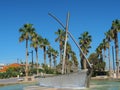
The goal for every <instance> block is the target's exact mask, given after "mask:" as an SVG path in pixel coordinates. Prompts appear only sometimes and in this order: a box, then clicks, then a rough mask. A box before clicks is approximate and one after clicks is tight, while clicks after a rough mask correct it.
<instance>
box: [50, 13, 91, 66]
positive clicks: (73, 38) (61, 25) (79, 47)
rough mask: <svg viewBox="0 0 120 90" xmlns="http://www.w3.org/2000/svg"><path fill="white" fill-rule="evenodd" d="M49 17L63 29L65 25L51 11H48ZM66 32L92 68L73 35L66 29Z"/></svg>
mask: <svg viewBox="0 0 120 90" xmlns="http://www.w3.org/2000/svg"><path fill="white" fill-rule="evenodd" d="M48 14H49V15H50V16H51V17H53V18H54V19H55V20H56V21H57V22H58V23H59V24H60V25H61V26H62V27H63V28H64V29H65V30H66V27H65V26H64V25H63V23H62V22H61V21H60V20H59V19H58V18H56V17H55V16H54V15H52V14H51V13H48ZM67 33H68V34H69V35H70V37H71V38H72V40H73V41H74V43H75V44H76V46H77V47H78V48H79V50H80V51H81V52H82V54H83V56H84V57H85V59H86V60H87V63H88V64H89V66H90V68H92V65H91V64H90V62H89V61H88V59H87V57H86V56H85V54H84V53H83V51H82V49H81V48H80V46H79V44H78V43H77V42H76V41H75V39H74V37H73V36H72V34H71V33H70V32H68V31H67Z"/></svg>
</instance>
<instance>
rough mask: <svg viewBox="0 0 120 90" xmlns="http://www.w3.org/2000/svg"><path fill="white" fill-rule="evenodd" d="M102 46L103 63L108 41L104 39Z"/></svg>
mask: <svg viewBox="0 0 120 90" xmlns="http://www.w3.org/2000/svg"><path fill="white" fill-rule="evenodd" d="M102 45H103V46H102V47H103V50H104V55H103V56H104V58H103V60H104V61H105V58H106V54H105V51H106V49H107V48H109V45H108V41H106V39H103V42H102Z"/></svg>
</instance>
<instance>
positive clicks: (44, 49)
mask: <svg viewBox="0 0 120 90" xmlns="http://www.w3.org/2000/svg"><path fill="white" fill-rule="evenodd" d="M43 51H44V65H46V47H44V48H43Z"/></svg>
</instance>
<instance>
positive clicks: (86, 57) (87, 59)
mask: <svg viewBox="0 0 120 90" xmlns="http://www.w3.org/2000/svg"><path fill="white" fill-rule="evenodd" d="M68 34H69V35H70V37H71V38H72V40H73V41H74V43H75V44H76V46H77V47H78V48H79V50H80V51H81V53H82V54H83V56H84V57H85V59H86V61H87V63H88V64H89V66H90V68H92V66H91V64H90V62H89V61H88V59H87V57H86V55H85V54H84V53H83V51H82V49H81V48H80V46H79V44H78V43H77V42H76V41H75V39H74V37H73V36H72V34H71V33H70V32H68Z"/></svg>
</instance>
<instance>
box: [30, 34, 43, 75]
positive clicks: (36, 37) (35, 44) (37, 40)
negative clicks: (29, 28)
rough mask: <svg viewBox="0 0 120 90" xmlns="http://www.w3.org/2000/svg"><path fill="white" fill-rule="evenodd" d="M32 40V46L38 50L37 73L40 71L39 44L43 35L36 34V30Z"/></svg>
mask: <svg viewBox="0 0 120 90" xmlns="http://www.w3.org/2000/svg"><path fill="white" fill-rule="evenodd" d="M31 40H32V42H31V47H33V48H35V52H36V64H37V65H36V68H37V75H38V73H39V70H38V46H39V45H40V44H41V43H42V37H41V36H39V35H38V34H36V33H35V32H34V33H33V34H32V39H31Z"/></svg>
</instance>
